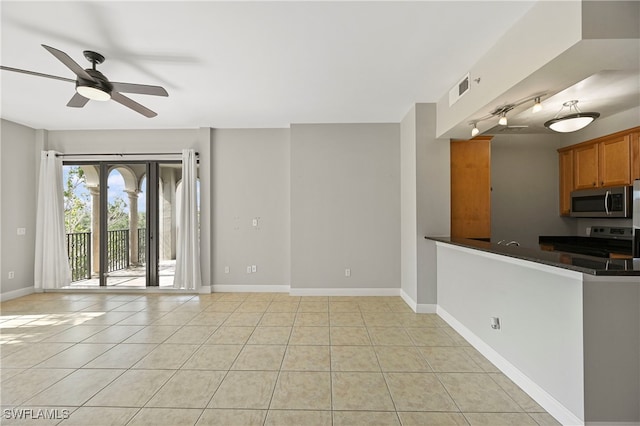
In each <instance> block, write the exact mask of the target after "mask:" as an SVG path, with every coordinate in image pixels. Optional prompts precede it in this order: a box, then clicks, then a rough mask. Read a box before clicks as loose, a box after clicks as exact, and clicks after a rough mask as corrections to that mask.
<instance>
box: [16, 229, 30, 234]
mask: <svg viewBox="0 0 640 426" xmlns="http://www.w3.org/2000/svg"><path fill="white" fill-rule="evenodd" d="M16 233H17V234H18V235H26V234H27V228H18V229H17V231H16Z"/></svg>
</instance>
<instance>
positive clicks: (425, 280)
mask: <svg viewBox="0 0 640 426" xmlns="http://www.w3.org/2000/svg"><path fill="white" fill-rule="evenodd" d="M416 147H417V148H416V161H417V181H418V182H417V187H416V190H417V194H418V198H417V211H418V213H417V215H418V227H417V229H418V240H417V243H418V304H419V305H435V304H436V303H437V297H438V292H437V285H436V283H437V276H436V265H435V263H429V261H428V260H427V259H430V260H433V259H435V251H434V250H435V246H434V245H433V244H432V243H431V242H430V241H427V240H425V239H424V237H425V236H426V235H430V236H447V235H450V234H451V173H450V168H451V160H450V155H449V140H448V139H437V138H436V105H435V104H417V105H416Z"/></svg>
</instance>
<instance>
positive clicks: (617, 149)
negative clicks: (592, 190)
mask: <svg viewBox="0 0 640 426" xmlns="http://www.w3.org/2000/svg"><path fill="white" fill-rule="evenodd" d="M630 140H631V135H622V136H616V137H613V138H608V139H605V140H603V141H602V142H599V143H598V176H599V182H598V184H599V186H601V187H605V186H620V185H631V143H630Z"/></svg>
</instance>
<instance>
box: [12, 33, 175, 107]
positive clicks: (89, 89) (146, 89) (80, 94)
mask: <svg viewBox="0 0 640 426" xmlns="http://www.w3.org/2000/svg"><path fill="white" fill-rule="evenodd" d="M42 47H44V48H45V49H46V50H47V51H49V53H51V54H52V55H53V56H55V57H56V59H58V60H59V61H60V62H62V63H63V64H64V65H65V66H66V67H67V68H69V69H70V70H71V71H73V73H74V74H75V75H76V79H75V80H72V79H70V78H65V77H58V76H55V75H50V74H43V73H39V72H34V71H27V70H21V69H18V68H11V67H4V66H3V67H0V69H3V70H5V71H13V72H19V73H22V74H28V75H34V76H37V77H46V78H52V79H55V80H62V81H68V82H74V83H75V84H76V94H75V95H73V97H72V98H71V100H69V102H68V103H67V106H68V107H72V108H82V107H84V106H85V105H86V104H87V102H89V100H94V101H108V100H111V99H112V100H114V101H116V102H118V103H119V104H121V105H124V106H126V107H127V108H130V109H132V110H134V111H135V112H137V113H139V114H142V115H144V116H145V117H148V118H152V117H155V116H156V115H158V114H157V113H155V112H154V111H151V110H150V109H149V108H147V107H145V106H143V105H140V104H139V103H138V102H136V101H134V100H133V99H130V98H128V97H126V96H124V95H123V94H122V93H137V94H141V95H153V96H169V94H168V93H167V91H166V90H165V89H164V88H163V87H160V86H149V85H146V84H132V83H116V82H111V81H109V79H108V78H107V77H106V76H105V75H104V74H102V73H101V72H100V71H98V70H97V69H96V64H101V63H103V62H104V60H105V57H104V56H102V55H101V54H99V53H97V52H94V51H91V50H85V51H84V57H85V58H87V60H88V61H89V62H91V68H88V69H83V68H82V67H81V66H80V65H78V63H77V62H76V61H74V60H73V59H71V57H70V56H69V55H67V54H66V53H64V52H63V51H61V50H58V49H55V48H53V47H50V46H46V45H44V44H43V45H42Z"/></svg>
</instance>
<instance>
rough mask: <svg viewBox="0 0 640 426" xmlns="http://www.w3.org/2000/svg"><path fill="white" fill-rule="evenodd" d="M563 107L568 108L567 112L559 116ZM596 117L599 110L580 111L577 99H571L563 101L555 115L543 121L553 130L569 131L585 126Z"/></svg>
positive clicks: (598, 115)
mask: <svg viewBox="0 0 640 426" xmlns="http://www.w3.org/2000/svg"><path fill="white" fill-rule="evenodd" d="M564 108H569V114H566V115H563V116H562V117H560V113H561V112H562V110H563V109H564ZM572 111H575V112H572ZM598 117H600V113H599V112H581V111H580V110H579V109H578V101H577V100H572V101H567V102H565V103H563V104H562V108H561V109H560V111H558V113H557V114H556V116H555V117H554V118H552V119H551V120H549V121H547V122H546V123H544V126H545V127H547V128H549V129H551V130H553V131H554V132H559V133H570V132H575V131H578V130H580V129H583V128H585V127H587V126H588V125H589V124H591V123H592V122H593V121H594V120H595V119H596V118H598Z"/></svg>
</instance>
